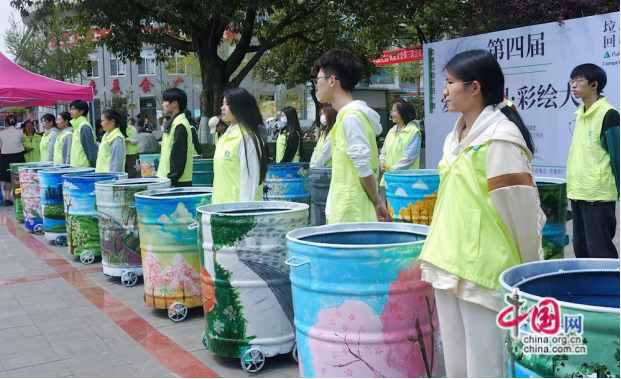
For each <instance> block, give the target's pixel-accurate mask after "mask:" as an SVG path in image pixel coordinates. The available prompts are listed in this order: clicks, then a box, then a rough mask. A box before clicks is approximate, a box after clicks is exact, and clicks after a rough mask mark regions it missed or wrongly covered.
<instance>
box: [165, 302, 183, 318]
mask: <svg viewBox="0 0 621 379" xmlns="http://www.w3.org/2000/svg"><path fill="white" fill-rule="evenodd" d="M187 315H188V308H187V307H186V306H185V305H183V304H181V303H179V302H176V303H173V304H172V305H171V306H170V307H169V308H168V318H169V319H171V320H172V321H173V322H181V321H183V320H185V318H186V316H187Z"/></svg>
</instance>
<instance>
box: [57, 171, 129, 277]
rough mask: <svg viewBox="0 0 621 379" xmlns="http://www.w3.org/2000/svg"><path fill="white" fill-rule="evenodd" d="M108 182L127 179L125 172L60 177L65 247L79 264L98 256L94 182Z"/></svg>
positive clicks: (91, 260) (88, 262)
mask: <svg viewBox="0 0 621 379" xmlns="http://www.w3.org/2000/svg"><path fill="white" fill-rule="evenodd" d="M110 179H127V173H125V172H93V173H87V174H79V175H75V174H65V175H63V176H62V180H63V200H64V202H65V215H66V221H67V246H68V247H69V253H70V254H71V255H79V256H80V261H82V263H84V264H87V265H88V264H91V263H93V262H94V261H95V257H96V256H100V255H101V246H100V241H99V224H98V214H97V206H96V204H95V199H96V197H95V183H96V182H99V181H102V180H110Z"/></svg>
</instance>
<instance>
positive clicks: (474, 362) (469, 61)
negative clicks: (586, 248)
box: [420, 50, 545, 378]
mask: <svg viewBox="0 0 621 379" xmlns="http://www.w3.org/2000/svg"><path fill="white" fill-rule="evenodd" d="M445 70H446V81H445V82H444V92H443V94H444V97H445V99H446V104H447V106H448V109H449V112H453V113H461V117H459V119H458V120H457V123H456V124H455V127H454V129H453V131H452V132H451V133H450V134H449V135H448V136H447V137H446V140H445V142H444V148H443V152H444V154H443V158H442V160H441V161H440V163H439V165H438V170H439V173H440V189H439V191H438V199H437V202H436V205H435V210H434V214H433V222H432V223H431V227H430V229H429V233H428V235H427V239H426V241H425V245H424V247H423V251H422V253H421V257H420V259H421V260H422V261H423V262H422V264H421V268H422V271H423V273H422V279H423V280H424V281H426V282H429V283H431V285H432V286H433V287H434V293H435V299H436V304H437V307H438V317H439V320H440V328H441V329H442V339H443V341H445V342H446V343H444V344H443V347H444V360H445V365H446V374H447V376H448V377H449V378H454V377H464V378H465V377H479V378H481V377H502V376H503V368H504V367H506V366H505V365H506V363H503V362H504V361H505V359H506V356H507V352H506V348H505V346H504V344H503V333H504V332H503V331H502V330H501V329H500V328H499V327H498V326H497V324H496V318H497V316H498V312H500V311H501V310H502V308H503V299H502V296H501V293H500V283H499V281H498V278H499V276H500V274H501V273H502V272H503V271H505V270H506V269H508V268H510V267H513V266H516V265H519V264H521V263H527V262H532V261H536V260H540V259H543V252H542V251H541V230H542V229H543V225H544V224H545V215H544V214H543V212H542V211H541V208H540V206H539V195H538V193H537V187H536V186H535V181H534V179H533V176H532V175H533V174H532V168H531V165H530V160H531V159H532V154H533V153H532V152H533V150H534V147H533V142H532V138H531V136H530V134H529V133H528V130H527V129H526V126H525V125H524V123H523V122H522V119H521V118H520V116H519V115H518V113H517V112H516V111H515V110H513V109H511V108H510V107H509V106H507V103H506V101H504V99H503V92H504V88H505V86H504V84H505V80H504V76H503V73H502V70H501V68H500V65H499V64H498V61H497V60H496V58H495V57H494V56H493V55H492V54H491V53H490V52H489V51H486V50H472V51H465V52H463V53H460V54H457V55H455V56H454V57H453V58H452V59H451V60H450V61H449V62H448V63H447V65H446V67H445Z"/></svg>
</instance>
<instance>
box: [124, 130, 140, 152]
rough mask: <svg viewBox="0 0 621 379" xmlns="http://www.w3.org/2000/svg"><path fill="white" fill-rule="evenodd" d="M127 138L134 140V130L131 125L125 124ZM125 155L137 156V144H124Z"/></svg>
mask: <svg viewBox="0 0 621 379" xmlns="http://www.w3.org/2000/svg"><path fill="white" fill-rule="evenodd" d="M127 138H129V139H134V138H136V128H135V127H134V126H133V125H129V124H127ZM125 147H126V149H125V154H127V155H134V154H138V144H136V145H134V144H131V143H126V144H125Z"/></svg>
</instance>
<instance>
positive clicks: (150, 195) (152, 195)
mask: <svg viewBox="0 0 621 379" xmlns="http://www.w3.org/2000/svg"><path fill="white" fill-rule="evenodd" d="M212 192H213V187H178V188H161V189H152V190H146V191H142V192H138V193H136V195H135V196H136V197H137V198H141V199H155V200H168V199H184V198H187V199H191V198H194V197H204V196H208V195H211V193H212Z"/></svg>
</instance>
